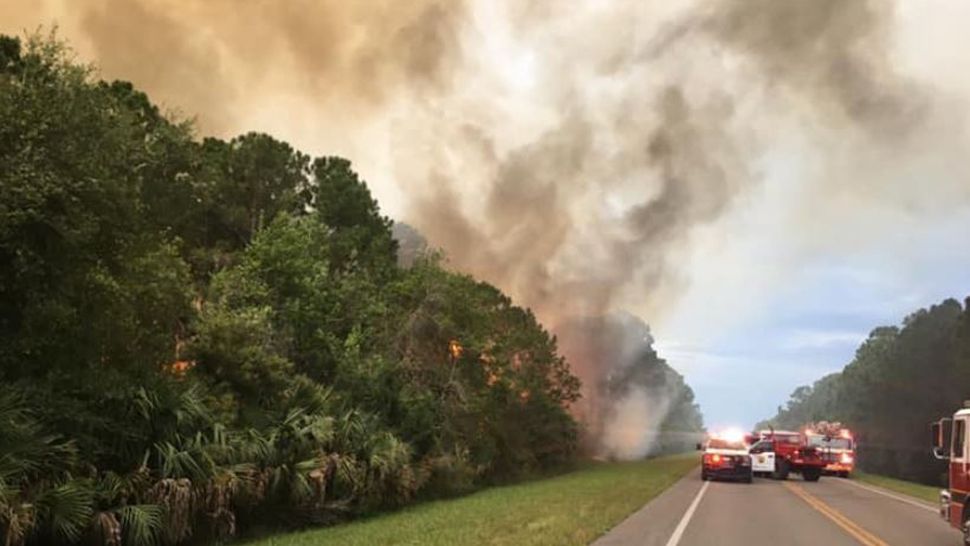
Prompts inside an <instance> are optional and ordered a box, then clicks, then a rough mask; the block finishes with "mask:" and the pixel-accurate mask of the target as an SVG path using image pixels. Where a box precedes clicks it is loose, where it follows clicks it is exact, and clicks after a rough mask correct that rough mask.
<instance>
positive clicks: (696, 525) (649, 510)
mask: <svg viewBox="0 0 970 546" xmlns="http://www.w3.org/2000/svg"><path fill="white" fill-rule="evenodd" d="M593 544H594V546H628V545H636V546H699V545H704V546H709V545H711V544H717V545H723V546H740V545H746V546H750V545H758V544H769V545H776V544H785V545H806V546H841V545H846V546H858V545H859V544H862V545H864V546H886V545H891V546H907V545H914V546H937V545H939V546H958V545H959V544H961V539H960V533H959V532H957V531H956V530H954V529H951V528H950V527H949V526H947V525H946V523H945V522H944V521H943V520H942V519H940V516H939V515H937V513H936V509H935V507H933V506H932V505H930V504H926V503H923V502H920V501H917V500H913V499H910V498H909V497H904V496H900V495H897V494H894V493H890V492H887V491H884V490H881V489H876V488H872V487H871V486H867V485H863V484H858V483H856V482H853V481H851V480H844V479H840V478H830V477H827V476H826V477H823V478H822V479H821V480H820V481H819V482H816V483H809V482H805V481H802V480H801V479H800V478H799V477H797V476H793V477H792V478H790V479H789V480H787V481H784V482H780V481H774V480H769V479H763V478H761V479H759V478H755V480H754V483H753V484H750V485H747V484H743V483H726V482H703V481H701V479H700V471H699V470H697V471H695V472H693V473H691V474H690V475H688V476H687V477H686V478H684V479H683V480H681V481H680V482H678V483H677V484H676V485H674V486H673V487H671V488H670V489H669V490H667V491H666V492H664V493H663V494H662V495H660V496H659V497H657V498H656V499H654V500H653V501H652V502H650V503H649V504H647V505H646V506H644V507H643V508H641V509H640V510H639V511H638V512H636V513H634V514H633V515H632V516H630V517H629V518H627V519H626V520H625V521H623V522H622V523H621V524H619V525H618V526H617V527H616V528H614V529H613V530H612V531H610V532H609V533H607V534H606V535H605V536H603V537H602V538H600V539H599V540H597V541H596V542H594V543H593Z"/></svg>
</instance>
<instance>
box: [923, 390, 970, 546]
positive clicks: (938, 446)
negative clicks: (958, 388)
mask: <svg viewBox="0 0 970 546" xmlns="http://www.w3.org/2000/svg"><path fill="white" fill-rule="evenodd" d="M964 406H965V407H964V409H961V410H959V411H957V412H956V413H954V414H953V417H944V418H943V419H940V420H939V421H937V422H935V423H933V424H932V431H933V455H935V456H936V458H937V459H943V460H945V461H948V464H947V467H948V468H947V488H946V489H944V490H942V491H940V516H941V517H942V518H943V519H944V520H946V521H948V522H949V523H950V526H951V527H955V528H957V529H959V530H960V531H961V532H963V543H964V544H966V545H970V499H968V497H970V493H968V492H970V471H968V465H970V446H968V443H970V442H967V429H968V427H970V408H968V407H966V406H970V403H964Z"/></svg>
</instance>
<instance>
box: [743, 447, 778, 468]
mask: <svg viewBox="0 0 970 546" xmlns="http://www.w3.org/2000/svg"><path fill="white" fill-rule="evenodd" d="M749 453H750V454H751V471H752V472H774V471H775V449H774V447H772V445H771V442H758V443H756V444H755V445H753V446H751V450H750V451H749Z"/></svg>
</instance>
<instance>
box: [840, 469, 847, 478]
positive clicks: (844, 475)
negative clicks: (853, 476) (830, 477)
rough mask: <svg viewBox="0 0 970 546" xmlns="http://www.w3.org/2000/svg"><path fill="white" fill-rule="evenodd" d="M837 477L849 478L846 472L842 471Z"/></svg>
mask: <svg viewBox="0 0 970 546" xmlns="http://www.w3.org/2000/svg"><path fill="white" fill-rule="evenodd" d="M839 477H840V478H848V477H849V473H848V471H845V470H843V471H842V472H839Z"/></svg>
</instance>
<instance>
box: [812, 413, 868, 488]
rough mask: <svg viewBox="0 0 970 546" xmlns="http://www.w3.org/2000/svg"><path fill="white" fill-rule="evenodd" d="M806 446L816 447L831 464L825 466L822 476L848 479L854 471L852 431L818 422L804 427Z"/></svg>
mask: <svg viewBox="0 0 970 546" xmlns="http://www.w3.org/2000/svg"><path fill="white" fill-rule="evenodd" d="M805 436H806V437H807V438H808V445H810V446H814V447H817V448H818V449H819V450H820V451H821V452H822V455H823V457H825V458H826V459H829V460H830V461H831V462H829V464H827V465H825V469H824V470H823V474H825V475H827V476H828V475H834V476H839V477H840V478H848V477H849V475H850V474H851V473H852V471H853V470H855V459H856V453H855V450H856V442H855V438H853V437H852V431H850V430H849V429H847V428H845V427H843V426H842V424H841V423H830V422H827V421H819V422H817V423H809V424H808V425H806V426H805Z"/></svg>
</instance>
